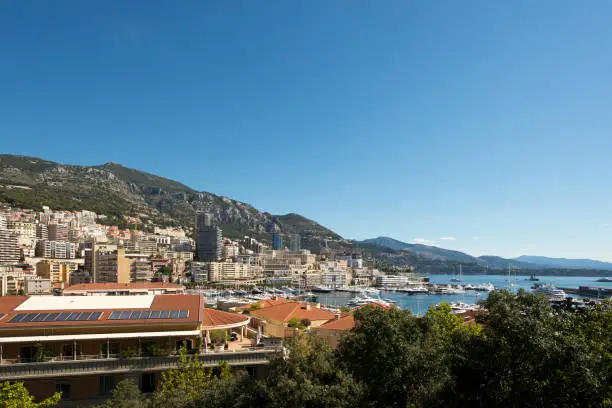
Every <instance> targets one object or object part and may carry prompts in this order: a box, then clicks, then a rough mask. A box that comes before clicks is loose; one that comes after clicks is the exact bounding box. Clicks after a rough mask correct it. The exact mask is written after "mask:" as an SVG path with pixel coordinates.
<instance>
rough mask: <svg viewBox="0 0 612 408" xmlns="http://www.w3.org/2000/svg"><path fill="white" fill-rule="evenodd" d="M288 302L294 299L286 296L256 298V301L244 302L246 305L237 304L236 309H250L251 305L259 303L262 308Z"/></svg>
mask: <svg viewBox="0 0 612 408" xmlns="http://www.w3.org/2000/svg"><path fill="white" fill-rule="evenodd" d="M289 302H294V301H293V300H289V299H286V298H282V297H277V298H270V299H264V300H258V301H257V302H253V303H249V304H246V305H242V306H238V307H237V309H250V308H251V306H253V305H255V304H259V305H261V307H262V308H265V307H270V306H277V305H282V304H283V303H289Z"/></svg>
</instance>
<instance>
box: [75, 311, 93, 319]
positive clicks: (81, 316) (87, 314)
mask: <svg viewBox="0 0 612 408" xmlns="http://www.w3.org/2000/svg"><path fill="white" fill-rule="evenodd" d="M89 316H91V312H83V313H80V314H79V318H78V319H77V320H89Z"/></svg>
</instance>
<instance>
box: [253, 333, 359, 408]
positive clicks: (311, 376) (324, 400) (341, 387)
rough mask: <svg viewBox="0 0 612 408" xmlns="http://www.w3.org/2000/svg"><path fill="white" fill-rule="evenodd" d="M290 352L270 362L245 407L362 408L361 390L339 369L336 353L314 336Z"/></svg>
mask: <svg viewBox="0 0 612 408" xmlns="http://www.w3.org/2000/svg"><path fill="white" fill-rule="evenodd" d="M286 346H287V352H286V353H285V354H280V355H278V356H277V357H276V358H275V359H273V360H272V361H271V362H270V366H269V373H268V376H267V377H266V379H265V380H263V381H259V382H257V383H256V384H254V385H253V390H252V394H251V397H250V400H249V401H245V402H244V405H243V406H245V405H246V406H253V407H260V406H265V407H269V408H284V407H296V408H310V407H313V408H314V407H317V408H324V407H325V408H327V407H329V408H336V407H337V408H345V407H346V408H348V407H356V406H360V400H361V394H362V393H361V387H360V385H359V384H357V382H356V381H354V380H353V378H352V377H351V376H350V375H349V374H348V373H346V371H344V370H342V369H341V367H340V366H339V365H338V360H337V359H336V357H335V355H334V352H333V351H332V350H331V348H330V347H329V346H328V345H326V344H325V343H324V342H323V341H322V340H321V339H319V338H318V337H316V336H314V335H311V334H303V335H300V336H296V337H293V338H292V339H291V340H289V341H288V342H287V345H286Z"/></svg>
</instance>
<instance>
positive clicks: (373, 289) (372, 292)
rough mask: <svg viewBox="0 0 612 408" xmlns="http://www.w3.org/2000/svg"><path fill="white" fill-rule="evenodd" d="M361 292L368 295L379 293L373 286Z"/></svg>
mask: <svg viewBox="0 0 612 408" xmlns="http://www.w3.org/2000/svg"><path fill="white" fill-rule="evenodd" d="M363 292H364V293H366V294H368V295H378V294H379V293H380V290H378V289H375V288H365V289H364V290H363Z"/></svg>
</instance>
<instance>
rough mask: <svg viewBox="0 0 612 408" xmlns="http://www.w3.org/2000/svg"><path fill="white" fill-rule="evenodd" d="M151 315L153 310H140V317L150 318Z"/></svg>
mask: <svg viewBox="0 0 612 408" xmlns="http://www.w3.org/2000/svg"><path fill="white" fill-rule="evenodd" d="M149 316H151V312H150V311H148V310H145V311H144V312H140V318H141V319H148V318H149Z"/></svg>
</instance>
